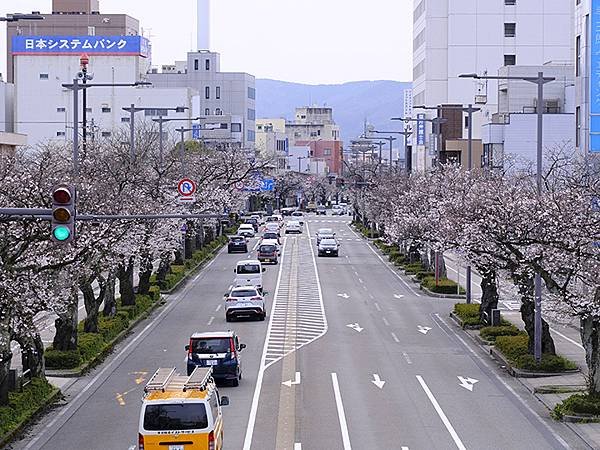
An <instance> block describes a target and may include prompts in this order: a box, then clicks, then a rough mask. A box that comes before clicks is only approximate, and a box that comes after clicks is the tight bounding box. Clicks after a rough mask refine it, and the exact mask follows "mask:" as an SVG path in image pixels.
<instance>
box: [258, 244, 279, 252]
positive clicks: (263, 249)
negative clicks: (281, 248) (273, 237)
mask: <svg viewBox="0 0 600 450" xmlns="http://www.w3.org/2000/svg"><path fill="white" fill-rule="evenodd" d="M275 250H276V249H275V246H274V245H261V246H260V247H259V249H258V251H259V252H261V253H273V252H274V251H275Z"/></svg>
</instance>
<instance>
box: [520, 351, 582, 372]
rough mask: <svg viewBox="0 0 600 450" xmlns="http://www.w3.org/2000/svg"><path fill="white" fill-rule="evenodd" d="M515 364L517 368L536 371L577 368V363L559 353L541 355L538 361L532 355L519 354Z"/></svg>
mask: <svg viewBox="0 0 600 450" xmlns="http://www.w3.org/2000/svg"><path fill="white" fill-rule="evenodd" d="M515 365H516V366H517V367H518V368H519V369H525V370H533V371H536V372H564V371H566V370H575V369H577V364H575V363H574V362H573V361H570V360H568V359H567V358H565V357H563V356H560V355H547V354H545V355H542V360H541V361H540V362H539V363H538V362H537V361H536V360H535V357H534V356H533V355H521V356H519V357H518V358H517V359H516V361H515Z"/></svg>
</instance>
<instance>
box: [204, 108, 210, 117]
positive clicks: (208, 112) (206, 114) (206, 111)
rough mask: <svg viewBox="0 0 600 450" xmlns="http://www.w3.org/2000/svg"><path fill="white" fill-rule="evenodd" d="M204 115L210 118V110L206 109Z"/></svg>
mask: <svg viewBox="0 0 600 450" xmlns="http://www.w3.org/2000/svg"><path fill="white" fill-rule="evenodd" d="M204 115H205V116H210V109H208V108H206V109H205V110H204Z"/></svg>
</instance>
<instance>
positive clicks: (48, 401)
mask: <svg viewBox="0 0 600 450" xmlns="http://www.w3.org/2000/svg"><path fill="white" fill-rule="evenodd" d="M61 394H62V393H61V391H60V389H58V388H54V391H53V392H52V393H51V394H50V395H48V396H47V397H46V398H45V399H44V403H43V404H42V405H40V406H39V407H38V408H37V409H36V410H35V411H33V412H32V413H31V414H30V415H29V417H26V418H24V419H23V420H22V421H21V422H19V423H18V424H17V426H16V427H15V429H14V430H12V431H9V432H8V433H7V434H5V435H4V436H2V437H0V448H4V446H6V445H8V444H9V443H10V442H11V441H12V440H13V439H14V438H15V437H16V436H17V434H19V433H20V432H21V431H23V430H24V429H25V428H26V427H27V426H28V425H29V424H30V423H31V421H32V420H33V419H35V418H36V417H37V416H39V415H40V414H41V413H42V412H44V411H45V410H46V409H48V408H49V407H50V406H51V405H52V404H54V402H56V400H57V397H59V396H60V395H61Z"/></svg>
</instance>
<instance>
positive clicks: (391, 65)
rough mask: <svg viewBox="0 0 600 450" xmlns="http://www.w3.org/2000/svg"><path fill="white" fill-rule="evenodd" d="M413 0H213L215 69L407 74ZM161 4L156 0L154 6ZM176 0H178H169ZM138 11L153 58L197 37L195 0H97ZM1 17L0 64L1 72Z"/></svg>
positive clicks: (15, 5) (299, 74) (294, 75)
mask: <svg viewBox="0 0 600 450" xmlns="http://www.w3.org/2000/svg"><path fill="white" fill-rule="evenodd" d="M412 4H413V2H412V0H366V1H363V0H213V2H212V32H211V35H212V50H215V51H218V52H220V53H221V70H223V71H241V72H248V73H251V74H253V75H255V76H256V77H258V78H272V79H277V80H283V81H296V82H304V83H312V84H320V83H327V84H329V83H340V82H346V81H356V80H398V81H410V80H411V78H412V74H411V70H412ZM159 5H160V6H159ZM174 6H177V8H175V7H174ZM51 10H52V1H51V0H0V15H2V16H5V15H6V13H11V12H31V11H40V12H42V13H49V12H51ZM100 11H101V12H102V13H126V14H129V15H130V16H133V17H135V18H137V19H138V20H139V21H140V25H141V27H142V28H143V30H144V34H145V35H146V36H148V35H150V36H151V39H152V48H153V64H155V65H160V64H170V63H172V62H173V61H175V60H176V59H177V60H182V59H185V55H186V52H187V51H189V50H190V49H192V48H193V47H195V42H196V2H195V1H194V0H170V1H167V2H163V1H160V0H100ZM5 40H6V29H5V25H4V24H3V23H0V48H2V51H0V72H2V73H6V61H5V57H4V55H5V49H6V43H5Z"/></svg>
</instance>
